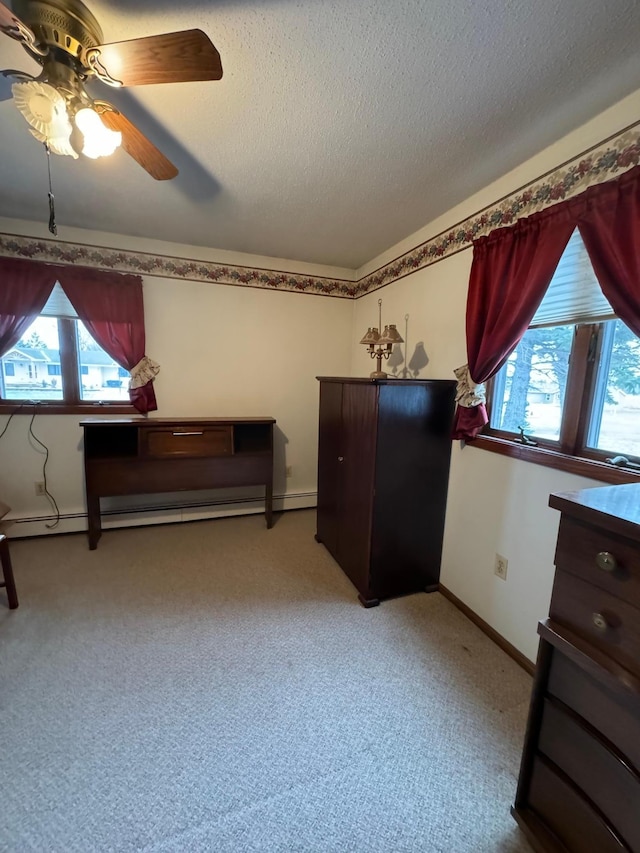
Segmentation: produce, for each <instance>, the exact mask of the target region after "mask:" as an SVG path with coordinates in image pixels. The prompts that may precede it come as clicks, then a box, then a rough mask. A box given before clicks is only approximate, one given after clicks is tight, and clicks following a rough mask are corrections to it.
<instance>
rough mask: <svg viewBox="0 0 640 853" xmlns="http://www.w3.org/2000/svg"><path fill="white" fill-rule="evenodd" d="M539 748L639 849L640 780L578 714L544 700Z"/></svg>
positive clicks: (630, 845) (622, 836) (631, 845)
mask: <svg viewBox="0 0 640 853" xmlns="http://www.w3.org/2000/svg"><path fill="white" fill-rule="evenodd" d="M538 748H539V749H540V751H541V752H543V753H544V755H546V756H547V758H549V759H550V760H551V761H552V762H553V763H554V764H555V765H556V766H557V767H559V768H560V769H561V770H562V771H563V772H564V773H566V774H567V776H568V777H569V778H570V779H571V780H572V782H573V783H574V784H575V785H576V786H577V787H578V788H579V789H580V791H581V792H583V793H584V795H585V796H586V798H587V800H589V801H590V802H592V803H594V805H595V806H596V807H597V808H598V809H600V811H601V812H602V814H603V815H604V816H605V818H606V820H607V822H608V823H609V824H610V826H611V827H612V828H613V829H614V830H615V831H616V833H617V834H619V835H620V836H621V838H622V839H623V840H624V841H625V842H626V844H627V845H628V846H629V848H630V849H631V850H636V851H640V821H638V813H639V812H640V779H639V778H638V776H637V775H636V773H635V772H634V771H633V769H631V768H630V766H629V765H627V764H625V763H624V762H623V761H622V760H621V759H620V757H619V756H617V755H616V754H615V753H614V752H612V751H610V749H609V748H608V747H607V746H606V745H605V744H604V743H603V742H602V741H600V740H599V739H598V738H597V737H595V736H594V734H593V733H592V731H591V730H590V729H587V728H586V727H584V726H583V725H582V724H581V722H580V721H578V720H577V719H576V718H575V717H573V716H572V715H570V714H569V713H566V712H565V711H564V710H562V709H561V708H560V707H559V706H557V705H554V704H553V703H552V702H550V701H549V700H546V701H545V705H544V713H543V717H542V726H541V728H540V737H539V740H538Z"/></svg>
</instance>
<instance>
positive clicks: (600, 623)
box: [592, 613, 609, 631]
mask: <svg viewBox="0 0 640 853" xmlns="http://www.w3.org/2000/svg"><path fill="white" fill-rule="evenodd" d="M592 619H593V624H594V625H595V626H596V628H597V629H598V630H599V631H606V630H607V628H608V627H609V623H608V622H607V619H606V617H605V616H604V615H603V614H602V613H594V614H593V617H592Z"/></svg>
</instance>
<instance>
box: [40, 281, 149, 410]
mask: <svg viewBox="0 0 640 853" xmlns="http://www.w3.org/2000/svg"><path fill="white" fill-rule="evenodd" d="M57 271H58V280H59V281H60V284H61V285H62V288H63V290H64V292H65V293H66V294H67V296H68V297H69V301H70V302H71V304H72V305H73V307H74V308H75V309H76V311H77V312H78V317H79V318H80V319H81V320H82V322H83V323H84V324H85V326H86V327H87V329H88V330H89V332H90V333H91V335H92V336H93V337H94V338H95V339H96V341H97V342H98V343H99V344H100V346H101V347H102V349H103V350H105V352H107V353H108V354H109V355H110V356H111V358H113V359H114V360H115V361H117V362H118V364H119V365H120V366H121V367H124V368H125V369H126V370H132V368H134V367H135V366H136V364H138V362H139V361H140V360H141V359H142V358H143V356H144V355H145V333H144V308H143V301H142V279H141V278H140V276H138V275H124V274H122V273H115V272H108V271H104V270H94V269H90V268H89V267H58V269H57ZM129 397H130V399H131V403H132V404H133V405H134V406H135V408H136V409H137V410H138V411H139V412H142V413H143V414H146V413H147V412H152V411H155V410H156V409H157V408H158V406H157V404H156V396H155V391H154V389H153V382H147V384H146V385H143V386H142V387H141V388H132V389H131V390H130V391H129Z"/></svg>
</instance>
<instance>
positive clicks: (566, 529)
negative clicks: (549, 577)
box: [555, 516, 640, 608]
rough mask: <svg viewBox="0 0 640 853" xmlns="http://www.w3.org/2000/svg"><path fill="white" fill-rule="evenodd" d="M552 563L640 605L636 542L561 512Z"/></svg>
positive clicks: (639, 558) (638, 564)
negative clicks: (583, 522) (563, 514)
mask: <svg viewBox="0 0 640 853" xmlns="http://www.w3.org/2000/svg"><path fill="white" fill-rule="evenodd" d="M555 563H556V566H557V567H558V568H559V569H562V570H563V571H565V572H571V574H574V575H577V576H578V577H580V578H582V580H584V581H586V582H587V583H591V584H594V586H598V587H600V588H601V589H604V590H606V591H607V592H609V593H611V595H615V596H616V597H617V598H622V599H623V600H624V601H626V602H628V603H629V604H631V605H633V606H634V607H638V608H640V550H639V549H638V546H637V544H636V543H635V542H632V541H630V540H629V539H625V538H624V537H622V536H614V535H613V534H612V533H609V531H607V530H602V529H601V528H598V527H591V526H589V525H586V524H581V523H580V522H579V521H575V520H574V519H572V518H568V517H566V516H563V517H562V519H561V521H560V530H559V532H558V544H557V547H556V558H555Z"/></svg>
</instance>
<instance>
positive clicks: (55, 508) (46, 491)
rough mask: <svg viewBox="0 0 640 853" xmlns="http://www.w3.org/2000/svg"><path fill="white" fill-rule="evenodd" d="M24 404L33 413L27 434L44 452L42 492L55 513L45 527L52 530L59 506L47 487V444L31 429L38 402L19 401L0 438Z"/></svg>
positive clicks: (55, 525) (58, 517)
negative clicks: (53, 519)
mask: <svg viewBox="0 0 640 853" xmlns="http://www.w3.org/2000/svg"><path fill="white" fill-rule="evenodd" d="M25 406H33V413H32V415H31V420H30V421H29V435H30V436H31V438H33V440H34V441H35V442H36V444H38V445H39V446H40V447H42V449H43V450H44V453H45V456H44V462H43V463H42V480H43V482H44V494H45V497H46V498H47V500H48V501H49V503H50V504H51V507H52V509H53V511H54V512H55V514H56V518H55V521H54V522H53V523H52V524H45V527H46V528H47V529H48V530H53V528H54V527H57V526H58V524H60V508H59V507H58V504H57V502H56V499H55V498H54V496H53V495H52V494H51V492H50V491H49V487H48V486H47V462H48V461H49V448H48V447H47V445H46V444H45V443H44V442H43V441H40V439H39V438H38V436H37V435H36V434H35V432H34V431H33V422H34V421H35V419H36V415H37V413H38V406H39V403H35V402H33V401H31V400H24V401H23V402H22V403H20V405H19V406H16V408H15V409H14V410H13V411H12V412H11V414H10V415H9V417H8V418H7V422H6V424H5V425H4V429H3V430H2V432H0V438H2V437H3V435H4V434H5V433H6V431H7V430H8V429H9V424H10V423H11V421H12V419H13V416H14V415H17V414H18V413H19V412H21V411H22V409H23V408H24V407H25Z"/></svg>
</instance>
